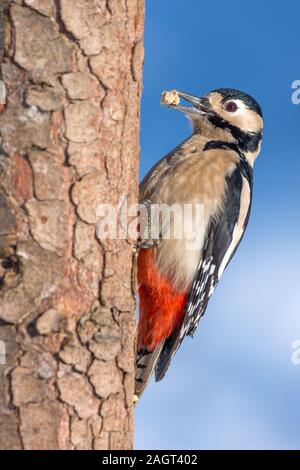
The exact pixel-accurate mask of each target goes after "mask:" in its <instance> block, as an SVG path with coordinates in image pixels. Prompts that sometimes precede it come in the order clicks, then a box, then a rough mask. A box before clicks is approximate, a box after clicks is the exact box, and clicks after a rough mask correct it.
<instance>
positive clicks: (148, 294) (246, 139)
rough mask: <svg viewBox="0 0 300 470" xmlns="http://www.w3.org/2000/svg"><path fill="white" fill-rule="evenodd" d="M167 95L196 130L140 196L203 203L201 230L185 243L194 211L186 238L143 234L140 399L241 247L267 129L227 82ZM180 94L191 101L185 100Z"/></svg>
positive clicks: (253, 106) (249, 101)
mask: <svg viewBox="0 0 300 470" xmlns="http://www.w3.org/2000/svg"><path fill="white" fill-rule="evenodd" d="M164 98H165V99H164V104H168V105H169V107H171V108H174V109H177V110H179V111H181V112H183V113H184V114H185V115H186V116H187V117H188V118H189V119H190V120H191V122H192V128H193V132H192V135H191V136H190V137H189V138H188V139H186V140H185V141H184V142H182V143H181V144H180V145H178V146H177V147H176V148H175V149H174V150H173V151H171V152H170V153H169V154H167V155H166V156H165V157H164V158H163V159H161V160H160V161H159V162H158V163H156V164H155V165H154V167H153V168H152V169H151V170H150V171H149V172H148V174H147V175H146V176H145V178H144V179H143V181H142V182H141V184H140V203H141V204H142V205H143V204H144V205H145V206H146V207H147V208H151V207H152V206H154V205H158V206H159V205H161V204H167V205H168V206H172V205H173V204H179V205H184V204H191V205H192V206H193V207H195V206H196V204H200V205H202V207H203V208H204V215H203V226H202V233H203V236H202V237H200V239H199V241H198V245H196V246H193V249H187V243H188V241H190V233H189V228H190V227H192V226H193V223H194V222H195V220H194V218H195V211H194V212H192V213H191V215H190V219H187V222H188V224H187V228H186V226H184V230H183V235H182V237H181V238H175V237H174V236H173V235H172V234H171V235H170V237H169V238H167V237H166V238H164V237H159V238H158V239H153V240H152V239H151V238H150V239H149V238H148V239H146V237H145V238H144V239H143V237H141V240H140V243H139V251H138V262H137V265H138V268H137V270H138V289H139V310H140V311H139V324H138V339H137V356H136V383H135V401H137V400H138V398H139V397H140V395H141V394H142V392H143V390H144V388H145V386H146V385H147V382H148V380H149V378H150V376H151V374H152V372H153V371H154V370H155V378H156V381H159V380H161V379H162V378H163V377H164V375H165V373H166V371H167V369H168V367H169V364H170V362H171V360H172V358H173V356H174V354H175V353H176V352H177V350H178V348H179V347H180V345H181V343H182V341H183V339H184V337H185V336H186V335H188V336H193V334H194V332H195V330H196V328H197V326H198V323H199V320H200V318H201V317H202V316H203V315H204V312H205V310H206V307H207V304H208V301H209V299H210V296H211V295H212V293H213V291H214V289H215V287H216V286H217V284H218V281H219V279H220V277H221V275H222V273H223V271H224V269H225V268H226V266H227V265H228V263H229V261H230V260H231V258H232V257H233V255H234V254H235V252H236V250H237V248H238V245H239V243H240V241H241V239H242V237H243V234H244V232H245V229H246V227H247V224H248V220H249V215H250V209H251V201H252V187H253V164H254V161H255V159H256V157H257V156H258V155H259V153H260V148H261V141H262V134H263V115H262V110H261V108H260V106H259V104H258V103H257V101H256V100H255V99H253V98H252V97H251V96H249V95H248V94H246V93H243V92H241V91H238V90H234V89H229V88H221V89H218V90H213V91H211V92H209V93H208V94H207V95H206V96H204V97H200V98H199V97H196V96H193V95H190V94H187V93H183V92H177V91H175V90H173V91H172V92H166V94H165V96H164ZM180 99H183V100H185V101H187V102H188V103H189V105H188V106H182V105H181V104H179V102H180ZM174 223H175V222H173V225H174ZM171 224H172V223H171V222H170V225H171ZM173 228H174V227H173ZM147 233H148V232H147Z"/></svg>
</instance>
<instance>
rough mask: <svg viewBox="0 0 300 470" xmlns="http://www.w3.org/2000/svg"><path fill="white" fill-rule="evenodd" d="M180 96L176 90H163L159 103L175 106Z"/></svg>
mask: <svg viewBox="0 0 300 470" xmlns="http://www.w3.org/2000/svg"><path fill="white" fill-rule="evenodd" d="M179 103H180V98H179V95H178V92H177V91H176V90H170V91H164V92H163V93H162V95H161V99H160V104H162V105H167V106H172V105H173V106H177V105H178V104H179Z"/></svg>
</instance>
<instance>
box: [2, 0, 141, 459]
mask: <svg viewBox="0 0 300 470" xmlns="http://www.w3.org/2000/svg"><path fill="white" fill-rule="evenodd" d="M143 21H144V0H15V1H6V2H3V1H2V2H1V12H0V34H1V55H0V58H1V61H2V63H1V77H0V78H1V80H2V82H3V83H4V85H5V90H6V98H5V97H4V95H3V87H2V95H1V93H0V99H2V105H0V112H1V114H0V346H1V347H0V449H95V450H98V449H130V448H131V447H132V441H133V403H132V402H133V382H134V339H135V276H134V242H133V241H132V240H122V239H115V240H104V239H99V238H98V237H97V231H96V227H97V206H98V205H99V204H101V203H110V204H114V205H116V204H118V201H119V197H120V196H122V195H126V196H128V204H131V203H135V202H136V200H137V193H138V184H137V181H138V177H137V175H138V159H139V106H140V95H141V75H142V63H143V42H142V36H143ZM2 33H3V34H2ZM0 91H1V90H0ZM1 96H2V98H1Z"/></svg>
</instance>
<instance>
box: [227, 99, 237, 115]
mask: <svg viewBox="0 0 300 470" xmlns="http://www.w3.org/2000/svg"><path fill="white" fill-rule="evenodd" d="M225 109H226V111H228V112H229V113H235V111H236V110H237V109H238V105H237V104H236V103H235V102H234V101H228V103H226V105H225Z"/></svg>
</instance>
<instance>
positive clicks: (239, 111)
mask: <svg viewBox="0 0 300 470" xmlns="http://www.w3.org/2000/svg"><path fill="white" fill-rule="evenodd" d="M230 102H233V103H235V104H236V105H237V107H238V109H237V110H236V111H235V112H234V113H231V112H230V111H226V109H225V107H226V104H227V103H230ZM224 106H225V107H224V111H226V112H227V113H228V114H232V115H235V116H240V115H242V114H243V111H244V109H248V106H246V105H245V103H244V102H243V101H241V100H228V101H226V103H225V105H224Z"/></svg>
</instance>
